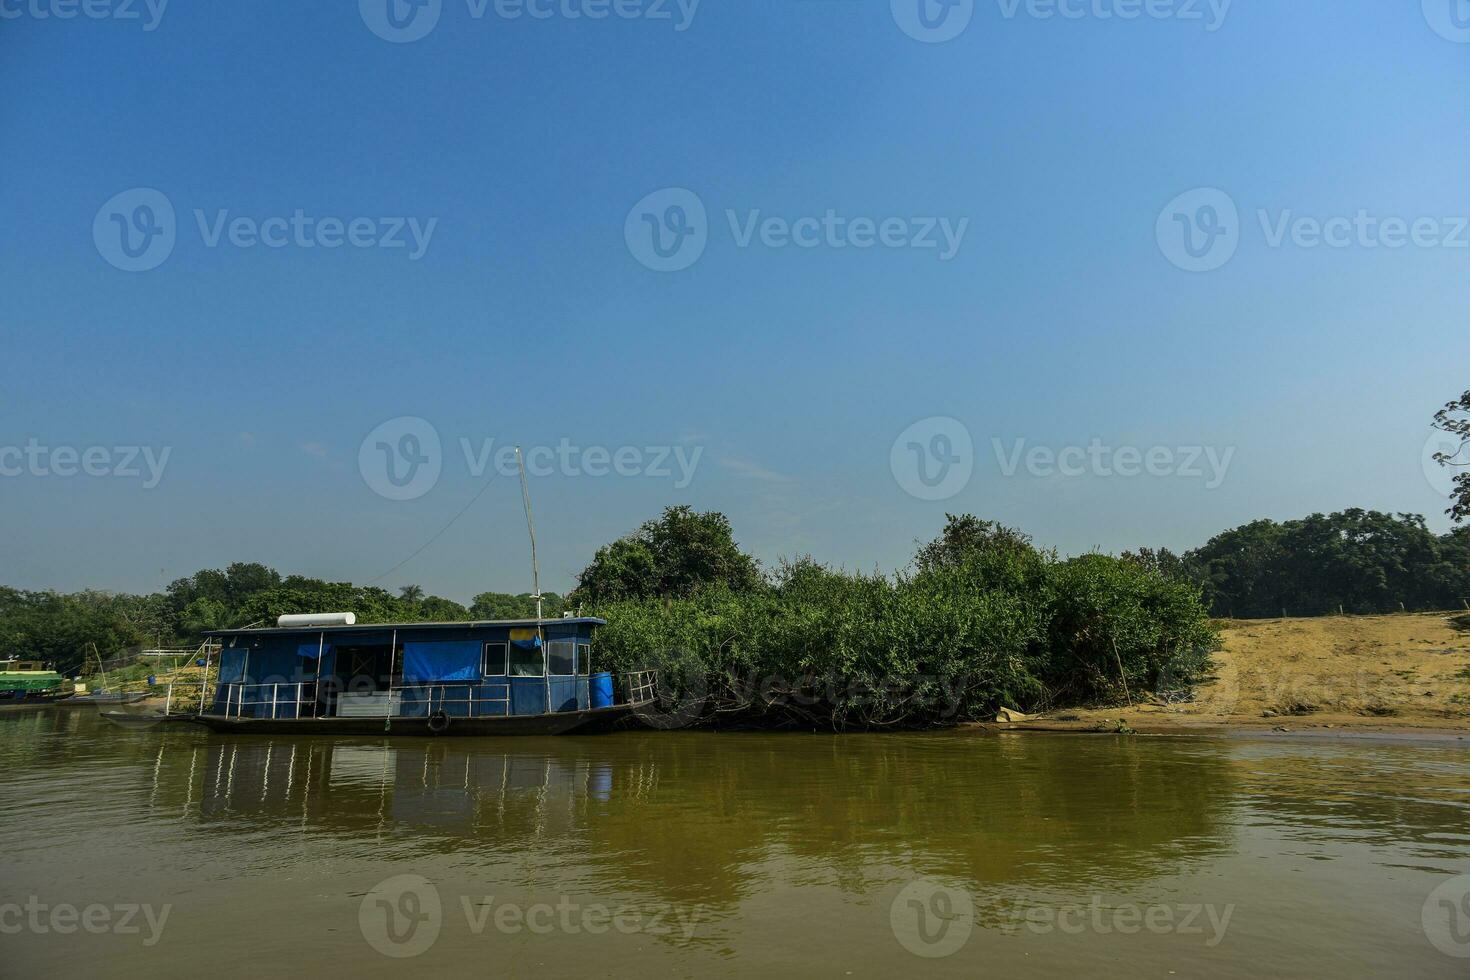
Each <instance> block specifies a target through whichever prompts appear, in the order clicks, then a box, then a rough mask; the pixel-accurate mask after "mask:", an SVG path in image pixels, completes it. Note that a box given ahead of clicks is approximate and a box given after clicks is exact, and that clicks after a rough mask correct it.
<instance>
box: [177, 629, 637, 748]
mask: <svg viewBox="0 0 1470 980" xmlns="http://www.w3.org/2000/svg"><path fill="white" fill-rule="evenodd" d="M602 625H605V621H604V620H601V619H593V618H567V619H555V620H499V621H493V622H472V623H399V624H377V625H357V624H356V621H355V619H354V617H353V616H352V615H351V614H350V613H334V614H326V615H321V616H282V617H281V619H280V620H279V621H278V623H277V625H276V626H275V627H273V628H264V629H235V630H214V631H211V632H209V633H208V634H206V635H207V636H209V637H211V638H212V639H213V640H214V641H215V642H216V643H218V644H219V654H218V664H219V668H218V669H219V674H218V682H217V683H216V684H215V685H213V687H212V688H206V690H205V691H204V693H203V695H202V698H201V700H202V701H203V703H202V704H201V705H200V706H199V713H198V714H197V715H195V716H194V719H193V720H195V721H197V722H199V723H200V724H202V725H206V726H208V727H209V728H211V729H214V730H215V731H222V732H262V733H291V734H310V733H320V734H328V733H332V734H346V735H381V734H384V733H388V734H392V735H556V734H561V733H564V732H570V731H574V730H577V729H586V728H587V727H588V726H592V725H594V724H597V725H600V724H602V723H605V722H609V721H614V720H617V719H619V718H622V717H624V716H626V715H628V714H630V713H631V712H632V711H633V710H634V709H636V708H638V707H640V706H641V705H644V704H647V703H649V702H651V701H652V700H653V698H654V683H655V679H654V674H653V672H652V671H637V672H634V673H629V674H624V675H622V676H621V677H620V678H618V679H617V680H618V681H619V683H616V684H615V683H614V678H613V676H612V675H611V674H609V673H594V672H593V670H592V658H593V634H594V632H595V631H596V629H597V627H599V626H602Z"/></svg>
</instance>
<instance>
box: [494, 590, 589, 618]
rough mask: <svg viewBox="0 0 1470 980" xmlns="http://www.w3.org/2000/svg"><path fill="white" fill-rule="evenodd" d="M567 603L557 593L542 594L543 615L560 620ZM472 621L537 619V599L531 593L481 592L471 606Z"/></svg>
mask: <svg viewBox="0 0 1470 980" xmlns="http://www.w3.org/2000/svg"><path fill="white" fill-rule="evenodd" d="M566 607H567V601H566V600H565V599H563V598H562V597H561V596H559V595H557V594H556V593H555V592H543V593H541V614H542V615H543V616H545V617H546V618H547V619H559V618H561V614H562V613H563V612H564V611H566ZM470 618H471V619H535V618H536V597H535V596H533V595H531V593H529V592H522V593H521V594H520V595H510V594H509V593H506V592H481V593H480V594H479V595H477V596H475V600H474V602H473V603H472V604H471V605H470Z"/></svg>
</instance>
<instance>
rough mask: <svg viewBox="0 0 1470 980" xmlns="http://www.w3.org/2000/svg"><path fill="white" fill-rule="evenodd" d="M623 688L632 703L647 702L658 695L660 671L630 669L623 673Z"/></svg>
mask: <svg viewBox="0 0 1470 980" xmlns="http://www.w3.org/2000/svg"><path fill="white" fill-rule="evenodd" d="M623 689H624V690H625V691H626V692H627V698H628V703H629V704H631V705H639V704H647V703H649V702H650V701H653V700H654V699H655V698H657V697H658V671H656V670H630V671H628V672H627V673H625V674H624V675H623Z"/></svg>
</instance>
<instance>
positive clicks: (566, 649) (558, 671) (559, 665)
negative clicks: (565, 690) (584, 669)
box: [546, 640, 573, 677]
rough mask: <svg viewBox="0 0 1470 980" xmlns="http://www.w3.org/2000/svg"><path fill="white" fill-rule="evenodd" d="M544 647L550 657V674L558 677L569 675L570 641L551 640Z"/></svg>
mask: <svg viewBox="0 0 1470 980" xmlns="http://www.w3.org/2000/svg"><path fill="white" fill-rule="evenodd" d="M546 646H547V650H548V651H549V653H550V656H551V673H552V674H555V675H557V676H560V677H566V676H568V675H570V674H571V673H572V649H573V644H572V641H571V640H552V641H551V642H550V643H548V644H546Z"/></svg>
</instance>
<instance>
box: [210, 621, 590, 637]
mask: <svg viewBox="0 0 1470 980" xmlns="http://www.w3.org/2000/svg"><path fill="white" fill-rule="evenodd" d="M582 624H591V625H593V626H606V625H607V620H605V619H598V618H597V617H596V616H574V617H569V618H567V619H476V620H473V621H470V622H462V623H357V624H355V625H353V626H262V627H259V628H258V629H236V630H205V631H204V635H205V636H271V635H278V634H285V633H381V632H382V631H383V630H451V629H461V630H462V629H480V628H483V627H486V626H567V625H573V626H579V625H582Z"/></svg>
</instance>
